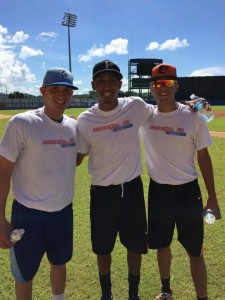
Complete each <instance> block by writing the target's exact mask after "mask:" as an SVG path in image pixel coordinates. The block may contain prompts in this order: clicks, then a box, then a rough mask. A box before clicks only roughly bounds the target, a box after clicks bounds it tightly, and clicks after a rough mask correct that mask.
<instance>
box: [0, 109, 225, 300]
mask: <svg viewBox="0 0 225 300" xmlns="http://www.w3.org/2000/svg"><path fill="white" fill-rule="evenodd" d="M83 110H84V109H67V111H66V113H67V114H68V115H74V116H78V115H79V114H80V112H81V111H83ZM213 111H214V114H215V118H214V120H213V121H212V122H210V123H208V125H207V126H208V128H209V130H210V133H211V135H212V138H213V142H214V143H213V145H212V146H211V147H209V152H210V155H211V158H212V162H213V166H214V173H215V182H216V190H217V197H218V200H219V203H220V207H221V212H222V216H223V215H224V214H225V201H224V200H225V181H224V173H225V107H222V106H220V107H213ZM18 112H21V111H0V137H1V136H2V134H3V132H4V129H5V126H6V124H7V121H8V120H9V118H10V117H11V116H12V115H14V114H15V113H18ZM143 169H144V170H143V175H142V178H143V182H144V189H145V196H146V199H147V190H148V182H149V178H148V175H147V172H146V167H145V164H144V159H143ZM199 183H200V186H201V189H202V194H203V200H204V202H205V201H206V200H207V199H206V197H207V194H206V190H205V187H204V183H203V179H202V177H201V175H200V176H199ZM89 184H90V177H89V174H88V171H87V159H85V160H84V162H83V163H82V165H81V166H79V167H78V168H77V172H76V180H75V187H76V194H75V197H74V255H73V258H72V260H71V261H70V262H69V263H68V273H67V274H68V283H67V291H66V296H67V297H66V299H67V300H87V299H89V300H96V299H100V288H99V282H98V272H97V266H96V258H95V255H94V254H93V253H92V250H91V242H90V223H89V205H90V203H89ZM12 199H13V196H12V194H11V193H10V196H9V199H8V203H7V217H8V218H10V210H11V203H12ZM165 213H166V212H165ZM224 232H225V220H224V218H222V219H221V220H218V221H216V223H215V224H213V225H206V226H205V243H204V252H205V259H206V263H207V270H208V290H209V299H214V300H224V299H225V296H224V278H225V268H224V266H225V255H224V249H225V233H224ZM190 234H191V233H190ZM31 251H32V249H31ZM172 251H173V263H172V272H171V274H172V276H171V284H172V287H173V294H174V300H194V299H196V297H195V291H194V287H193V283H192V280H191V276H190V271H189V260H188V257H187V255H186V253H185V252H184V250H183V248H182V247H181V245H180V244H179V243H178V242H177V240H176V234H175V235H174V241H173V244H172ZM112 281H113V293H114V296H115V300H125V299H127V266H126V251H125V249H124V247H123V246H122V245H121V243H120V241H119V239H118V240H117V242H116V246H115V249H114V252H113V261H112ZM159 291H160V279H159V275H158V269H157V261H156V252H155V251H149V252H148V254H146V255H144V256H143V259H142V274H141V283H140V297H141V299H142V300H151V299H152V300H153V299H155V296H156V295H157V294H159ZM33 295H34V297H33V299H35V300H47V299H51V290H50V284H49V266H48V262H47V259H46V257H44V259H43V261H42V263H41V266H40V269H39V272H38V274H37V276H36V278H35V279H34V290H33ZM0 300H15V296H14V286H13V279H12V276H11V272H10V266H9V253H8V251H7V250H2V249H0Z"/></svg>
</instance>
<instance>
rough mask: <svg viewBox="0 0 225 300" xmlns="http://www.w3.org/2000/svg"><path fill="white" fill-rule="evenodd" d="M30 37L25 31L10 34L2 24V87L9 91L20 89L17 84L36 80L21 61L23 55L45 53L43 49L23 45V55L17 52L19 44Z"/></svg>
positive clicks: (0, 29)
mask: <svg viewBox="0 0 225 300" xmlns="http://www.w3.org/2000/svg"><path fill="white" fill-rule="evenodd" d="M28 38H29V35H28V34H26V33H24V32H23V31H18V32H16V33H15V34H14V35H10V34H8V29H7V28H6V27H3V26H2V25H0V87H3V89H4V88H5V89H7V91H8V92H12V91H15V90H18V88H17V85H18V86H19V87H22V85H23V84H24V83H28V82H34V81H35V80H36V77H35V75H34V74H32V72H31V71H30V69H29V67H28V66H27V65H26V64H25V63H24V62H23V61H21V57H23V58H26V57H28V56H34V55H43V53H42V51H41V50H34V49H31V48H29V47H27V46H22V48H21V52H20V55H21V57H20V56H19V55H18V52H17V50H18V46H17V45H18V44H21V43H23V42H24V41H25V40H27V39H28Z"/></svg>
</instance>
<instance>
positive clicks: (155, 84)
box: [152, 79, 176, 89]
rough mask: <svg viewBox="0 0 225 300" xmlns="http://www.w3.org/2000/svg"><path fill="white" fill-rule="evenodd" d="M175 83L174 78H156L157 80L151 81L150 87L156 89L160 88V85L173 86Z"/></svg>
mask: <svg viewBox="0 0 225 300" xmlns="http://www.w3.org/2000/svg"><path fill="white" fill-rule="evenodd" d="M175 84H176V81H175V80H168V79H166V80H157V81H153V82H152V87H154V88H156V89H159V88H161V87H162V86H165V87H168V88H170V87H173V86H175Z"/></svg>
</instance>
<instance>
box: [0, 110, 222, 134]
mask: <svg viewBox="0 0 225 300" xmlns="http://www.w3.org/2000/svg"><path fill="white" fill-rule="evenodd" d="M213 113H214V115H215V117H225V111H224V110H215V111H214V112H213ZM11 117H12V116H10V115H3V114H0V119H9V118H11ZM210 134H211V135H212V136H217V137H223V138H225V132H216V131H210Z"/></svg>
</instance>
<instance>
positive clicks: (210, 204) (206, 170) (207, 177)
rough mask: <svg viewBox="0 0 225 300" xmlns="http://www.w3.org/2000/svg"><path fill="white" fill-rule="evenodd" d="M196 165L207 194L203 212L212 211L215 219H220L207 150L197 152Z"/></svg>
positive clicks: (211, 167)
mask: <svg viewBox="0 0 225 300" xmlns="http://www.w3.org/2000/svg"><path fill="white" fill-rule="evenodd" d="M197 158H198V164H199V167H200V170H201V173H202V177H203V179H204V182H205V186H206V189H207V192H208V200H207V203H206V206H205V208H204V211H206V210H207V209H212V210H213V212H214V213H215V216H216V218H217V219H221V213H220V208H219V204H218V201H217V198H216V191H215V183H214V175H213V166H212V161H211V158H210V155H209V153H208V149H207V148H203V149H201V150H199V151H198V152H197Z"/></svg>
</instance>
